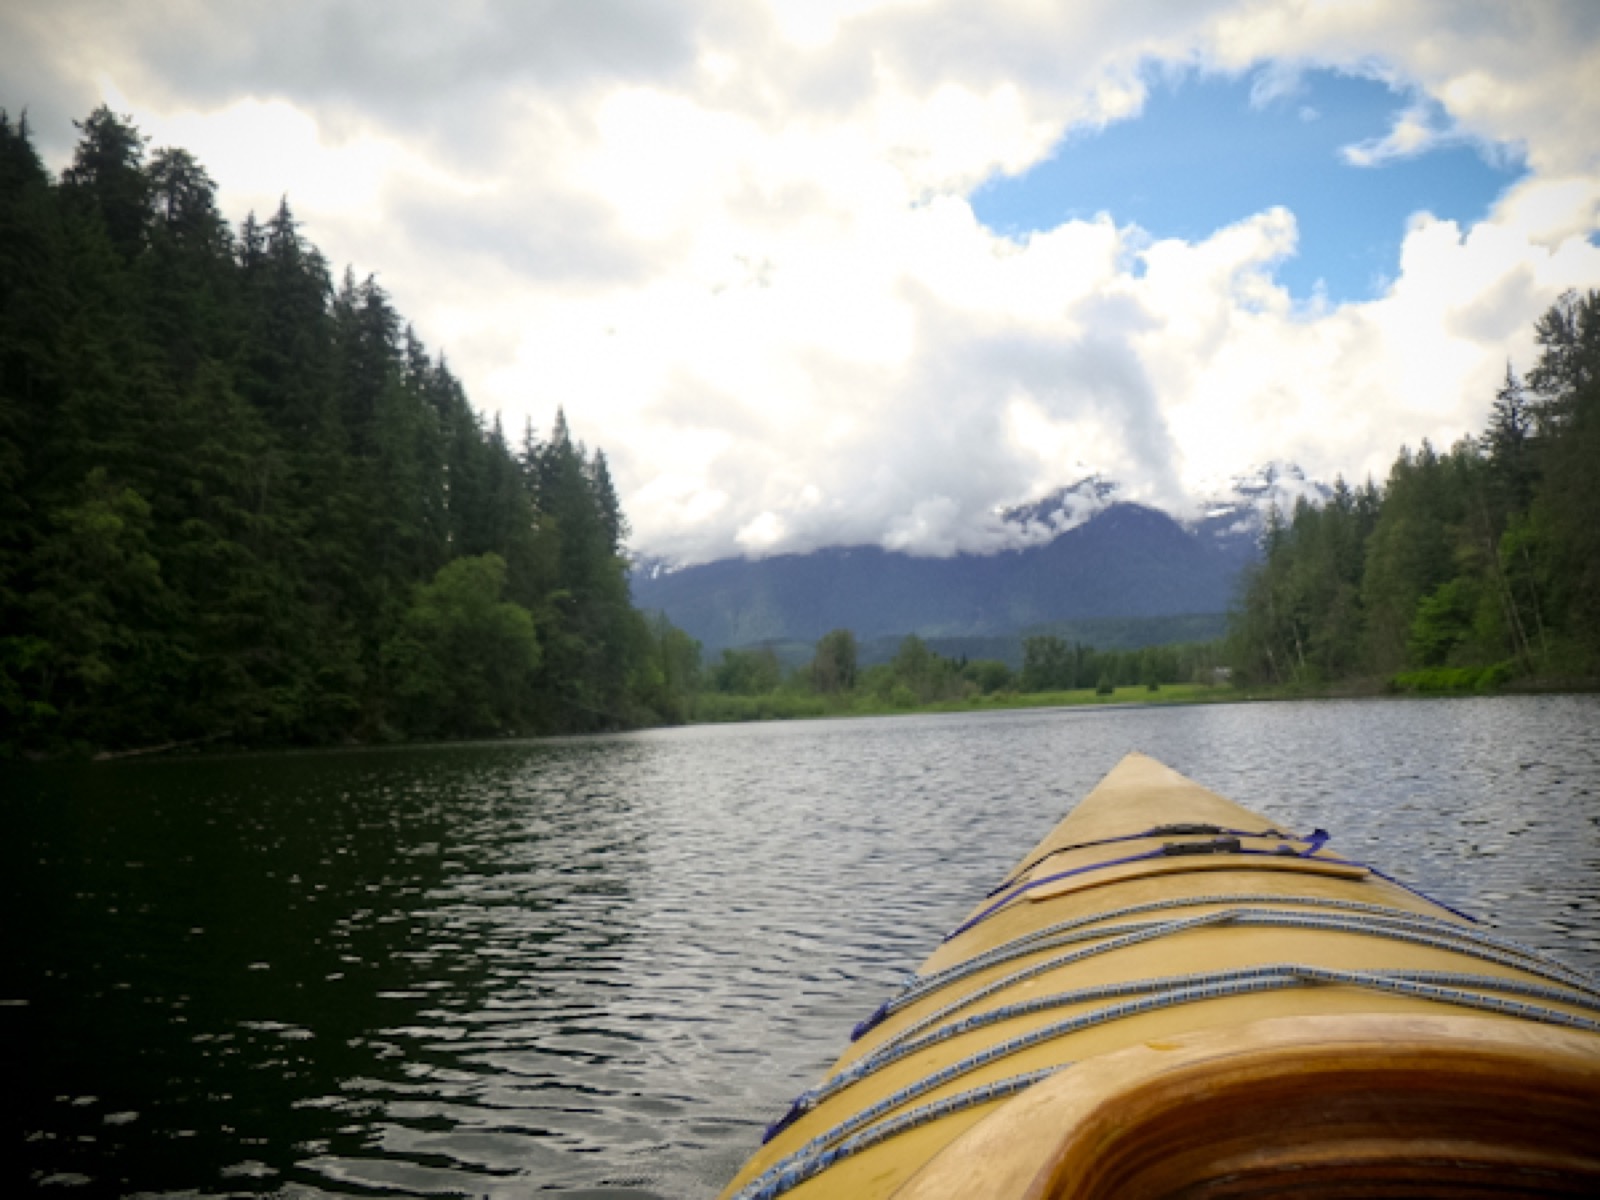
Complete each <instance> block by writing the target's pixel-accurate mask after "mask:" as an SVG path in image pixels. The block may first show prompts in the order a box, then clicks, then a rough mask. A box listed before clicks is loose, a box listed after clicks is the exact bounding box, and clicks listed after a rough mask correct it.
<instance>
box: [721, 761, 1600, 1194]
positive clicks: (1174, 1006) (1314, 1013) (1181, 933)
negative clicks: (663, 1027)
mask: <svg viewBox="0 0 1600 1200" xmlns="http://www.w3.org/2000/svg"><path fill="white" fill-rule="evenodd" d="M1290 1189H1293V1190H1295V1191H1297V1192H1302V1191H1303V1192H1307V1193H1309V1194H1311V1195H1316V1196H1324V1195H1326V1196H1346V1195H1348V1196H1369V1195H1405V1196H1411V1195H1417V1196H1424V1195H1430V1196H1431V1195H1476V1194H1485V1195H1488V1194H1513V1195H1515V1194H1524V1195H1588V1194H1600V986H1597V985H1595V983H1594V982H1593V981H1592V980H1588V979H1587V978H1585V977H1583V976H1581V975H1580V974H1579V973H1577V972H1575V971H1573V970H1572V969H1571V968H1570V967H1566V966H1564V965H1563V964H1560V963H1556V962H1554V961H1552V960H1549V959H1547V958H1545V957H1543V956H1540V955H1537V954H1536V953H1534V952H1531V951H1527V950H1524V949H1522V948H1519V947H1514V946H1510V945H1509V944H1507V943H1506V942H1504V941H1503V940H1502V939H1499V938H1497V937H1495V936H1494V935H1493V933H1492V931H1486V930H1483V929H1482V928H1481V927H1478V926H1475V925H1474V923H1473V922H1472V921H1471V919H1470V918H1468V917H1466V916H1464V915H1461V914H1456V913H1453V912H1452V911H1450V910H1449V909H1446V908H1444V907H1443V906H1441V905H1438V904H1436V903H1435V902H1433V901H1430V900H1428V899H1427V898H1425V897H1423V896H1421V895H1419V894H1417V893H1416V892H1414V891H1411V890H1409V889H1408V888H1406V887H1404V886H1403V885H1401V884H1399V883H1398V882H1395V881H1392V880H1390V879H1388V878H1387V877H1384V876H1383V875H1382V874H1381V872H1378V871H1377V870H1376V869H1375V868H1374V867H1369V866H1367V865H1365V864H1359V863H1354V862H1351V861H1349V860H1347V859H1345V858H1343V857H1342V856H1340V855H1339V854H1337V853H1336V852H1334V851H1333V850H1332V849H1331V848H1330V847H1329V845H1328V844H1327V837H1326V835H1325V834H1322V833H1321V831H1317V833H1315V834H1305V835H1301V834H1295V833H1292V832H1290V831H1286V830H1282V829H1275V828H1273V827H1272V826H1271V824H1270V823H1269V822H1267V821H1266V820H1265V819H1264V818H1262V817H1261V816H1259V815H1257V814H1255V813H1252V812H1250V811H1249V810H1248V809H1244V808H1242V807H1240V806H1239V805H1236V804H1234V803H1232V802H1231V801H1228V800H1226V799H1225V798H1223V797H1221V796H1218V795H1216V794H1215V793H1213V792H1210V791H1207V790H1206V789H1205V788H1203V787H1201V786H1200V785H1198V784H1196V783H1194V782H1193V781H1191V780H1188V779H1186V778H1184V777H1183V776H1181V775H1179V774H1178V773H1176V772H1174V771H1171V770H1170V769H1168V768H1166V767H1164V766H1162V765H1161V764H1160V763H1158V762H1156V761H1155V760H1154V759H1150V758H1148V757H1145V756H1143V755H1130V756H1128V758H1126V759H1124V760H1123V762H1122V763H1120V764H1119V765H1118V766H1117V768H1116V769H1115V770H1113V771H1112V772H1111V773H1110V775H1108V776H1107V777H1106V779H1105V780H1103V781H1102V782H1101V784H1100V785H1099V786H1097V787H1096V788H1095V789H1094V791H1093V792H1091V793H1090V795H1089V796H1088V797H1086V798H1085V799H1084V800H1083V801H1082V802H1081V803H1080V804H1079V805H1078V807H1077V808H1075V809H1074V810H1073V812H1071V813H1070V814H1068V816H1067V817H1066V818H1065V819H1063V821H1062V822H1061V823H1060V824H1059V825H1058V826H1056V828H1055V829H1054V830H1052V831H1051V833H1050V834H1049V835H1047V836H1046V837H1045V838H1044V839H1043V840H1042V841H1041V842H1040V843H1039V844H1038V845H1037V846H1035V847H1034V848H1033V849H1032V850H1031V851H1030V852H1029V853H1028V854H1027V855H1025V856H1024V857H1023V859H1022V860H1021V861H1020V862H1019V864H1018V867H1017V868H1016V869H1015V870H1013V871H1012V872H1011V873H1010V874H1009V875H1008V876H1007V878H1006V879H1005V880H1004V881H1002V883H1001V886H999V887H998V888H996V889H995V892H994V893H992V894H991V895H990V896H989V897H986V898H985V899H984V900H983V901H982V902H981V903H979V904H978V905H976V906H975V907H974V909H973V910H972V911H971V913H969V914H968V916H967V917H966V919H964V920H963V921H962V922H961V923H960V924H959V925H958V926H957V928H956V930H955V931H954V932H953V934H952V936H950V937H949V938H948V939H947V940H946V941H945V942H944V943H943V944H942V945H941V946H940V947H939V948H938V949H936V950H935V951H934V953H933V954H932V955H931V956H930V957H929V959H928V960H927V961H926V962H925V963H924V964H923V965H922V967H921V968H920V969H919V970H918V972H917V974H916V975H915V976H913V977H912V978H911V979H910V980H908V982H907V985H906V987H904V988H903V989H902V990H901V991H900V992H899V993H897V994H896V995H895V996H894V997H891V998H890V1000H889V1001H886V1002H885V1004H884V1006H883V1007H882V1008H880V1009H879V1011H878V1012H877V1013H875V1014H873V1015H872V1017H871V1018H869V1019H868V1021H866V1022H864V1023H863V1026H862V1027H861V1028H860V1029H859V1030H858V1038H857V1040H855V1041H854V1042H853V1043H852V1044H851V1046H850V1047H849V1048H848V1049H847V1050H846V1051H845V1052H844V1054H843V1055H842V1056H841V1057H840V1058H839V1060H838V1062H836V1063H835V1064H834V1066H833V1068H832V1069H831V1070H830V1071H829V1072H828V1074H827V1075H826V1076H825V1077H824V1079H823V1080H822V1081H820V1082H819V1084H818V1085H817V1086H816V1087H815V1088H813V1089H811V1090H810V1091H809V1092H808V1093H806V1094H805V1095H804V1096H802V1097H801V1098H800V1099H799V1100H798V1101H797V1102H796V1105H795V1107H794V1109H792V1110H791V1112H790V1114H789V1115H788V1116H787V1117H786V1118H785V1119H784V1121H782V1122H780V1125H779V1127H777V1128H776V1131H775V1133H774V1134H773V1135H772V1136H771V1137H770V1140H769V1141H768V1142H767V1143H766V1145H764V1146H763V1147H762V1149H761V1150H760V1151H758V1152H757V1153H756V1154H755V1155H754V1156H753V1157H752V1159H751V1160H750V1162H749V1163H747V1164H746V1166H745V1168H744V1169H743V1170H742V1171H741V1172H740V1173H739V1175H738V1176H737V1177H736V1178H735V1179H734V1180H733V1182H732V1183H731V1184H730V1185H729V1187H728V1189H727V1191H726V1192H725V1193H724V1195H725V1196H726V1197H735V1196H737V1197H741V1198H742V1200H775V1198H776V1197H777V1196H780V1195H783V1196H789V1195H792V1196H798V1197H802V1198H805V1197H823V1196H829V1197H833V1196H837V1197H851V1198H860V1200H869V1198H871V1200H876V1198H879V1197H883V1198H887V1197H899V1198H901V1200H933V1198H935V1197H952V1198H953V1197H957V1196H960V1197H1022V1196H1028V1197H1046V1196H1050V1197H1055V1196H1061V1197H1067V1196H1071V1197H1101V1196H1105V1197H1110V1196H1118V1197H1122V1196H1167V1195H1196V1196H1202V1195H1203V1196H1212V1195H1216V1196H1246V1195H1274V1194H1278V1193H1280V1192H1282V1191H1285V1190H1290ZM1430 1189H1431V1190H1430ZM1495 1189H1499V1190H1498V1191H1496V1190H1495Z"/></svg>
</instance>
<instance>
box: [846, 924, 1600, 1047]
mask: <svg viewBox="0 0 1600 1200" xmlns="http://www.w3.org/2000/svg"><path fill="white" fill-rule="evenodd" d="M1201 904H1230V905H1232V904H1299V905H1306V906H1308V907H1312V908H1332V909H1338V910H1342V911H1346V912H1352V913H1359V914H1363V915H1369V916H1372V917H1377V918H1381V919H1386V920H1390V921H1404V922H1407V923H1410V924H1412V925H1413V926H1414V927H1417V928H1424V929H1429V930H1431V931H1433V932H1436V933H1439V934H1442V935H1445V936H1449V937H1457V938H1461V939H1464V940H1470V941H1473V942H1478V943H1481V944H1483V945H1486V946H1492V947H1494V948H1496V949H1498V950H1501V951H1503V952H1505V953H1507V954H1513V955H1516V956H1518V957H1520V958H1522V959H1525V960H1526V961H1527V962H1528V963H1530V964H1537V965H1538V966H1539V967H1540V968H1543V969H1542V970H1541V971H1540V972H1539V973H1540V974H1543V975H1545V977H1546V978H1553V979H1559V980H1560V981H1561V982H1563V983H1565V984H1567V985H1568V986H1570V987H1576V988H1579V989H1581V990H1584V991H1589V992H1594V993H1595V994H1596V995H1600V981H1596V980H1594V979H1591V978H1589V977H1588V976H1586V975H1584V974H1583V973H1582V972H1580V971H1577V970H1575V969H1574V968H1572V967H1570V966H1568V965H1567V964H1565V963H1563V962H1560V961H1559V960H1557V959H1555V958H1552V957H1551V956H1549V955H1547V954H1544V953H1542V952H1541V951H1538V950H1535V949H1533V948H1532V947H1529V946H1524V945H1522V944H1521V943H1519V942H1515V941H1513V940H1511V939H1510V938H1504V937H1499V936H1497V935H1495V934H1491V933H1489V932H1487V931H1485V930H1478V929H1465V928H1463V927H1462V926H1460V925H1457V924H1456V923H1455V922H1453V921H1446V920H1444V919H1443V918H1440V917H1436V916H1433V915H1432V914H1430V913H1414V912H1409V911H1407V910H1406V909H1400V908H1391V907H1388V906H1386V905H1381V904H1369V903H1367V902H1365V901H1360V900H1341V899H1335V898H1332V897H1322V896H1280V895H1273V894H1271V893H1250V892H1233V893H1226V894H1222V895H1212V896H1194V897H1178V898H1174V899H1168V900H1154V901H1147V902H1145V903H1142V904H1131V905H1128V906H1126V907H1124V908H1119V909H1113V910H1110V911H1107V912H1103V913H1092V914H1089V915H1088V916H1083V917H1077V918H1075V919H1073V920H1070V921H1062V922H1060V923H1058V924H1055V925H1051V926H1048V927H1046V928H1044V929H1038V930H1034V931H1033V932H1031V933H1027V934H1024V935H1023V936H1021V937H1019V938H1015V939H1013V940H1012V941H1009V942H1006V943H1004V944H1002V945H1000V946H996V947H994V948H993V949H992V950H987V951H985V952H984V953H982V954H979V955H976V956H974V957H972V958H969V959H967V960H966V961H965V962H960V963H956V964H955V965H954V966H950V967H946V968H945V969H944V970H942V971H936V972H934V973H932V974H930V975H910V976H908V977H907V978H906V980H905V982H904V983H903V984H902V985H901V989H900V991H899V992H898V993H897V994H896V995H894V996H892V997H890V998H889V999H888V1000H886V1001H884V1002H883V1004H881V1005H879V1006H878V1008H877V1010H876V1011H874V1012H873V1013H872V1015H871V1016H869V1017H867V1018H866V1019H865V1020H864V1021H862V1022H861V1023H860V1024H858V1025H857V1026H856V1027H855V1029H854V1030H853V1031H852V1033H851V1039H850V1040H851V1041H856V1040H859V1039H860V1038H861V1036H862V1035H863V1034H865V1033H866V1032H868V1031H869V1030H871V1029H873V1028H874V1027H876V1026H877V1025H878V1024H879V1023H881V1022H882V1021H883V1020H884V1019H885V1018H887V1017H888V1016H890V1015H891V1014H893V1013H896V1012H899V1011H900V1010H901V1009H903V1008H905V1007H907V1006H908V1005H910V1004H913V1003H915V1002H916V1001H918V1000H920V999H922V997H924V996H926V995H928V994H929V993H931V992H934V991H938V990H940V989H942V988H945V987H948V986H949V985H950V984H952V983H956V982H958V981H959V980H962V979H965V978H967V977H969V976H971V975H975V974H977V973H978V972H979V971H984V970H987V969H989V968H990V967H993V966H998V965H999V964H1001V963H1004V962H1010V961H1013V960H1015V959H1018V958H1025V957H1027V956H1028V955H1030V954H1037V953H1039V952H1040V951H1043V950H1053V949H1057V948H1059V947H1061V946H1067V945H1071V944H1073V943H1075V942H1080V941H1087V940H1090V939H1092V938H1096V937H1101V936H1109V935H1113V934H1117V933H1122V932H1125V931H1131V930H1132V929H1134V928H1137V927H1136V926H1126V925H1123V926H1110V927H1105V928H1101V929H1092V930H1085V929H1084V927H1085V926H1088V925H1098V924H1100V923H1101V922H1103V921H1109V920H1116V919H1118V918H1120V917H1127V916H1135V915H1137V914H1140V913H1148V912H1159V911H1164V910H1169V909H1173V908H1189V907H1195V906H1198V905H1201ZM1069 934H1070V935H1072V936H1065V935H1069ZM1519 967H1520V964H1519ZM1526 969H1529V970H1532V969H1533V968H1532V967H1529V968H1526Z"/></svg>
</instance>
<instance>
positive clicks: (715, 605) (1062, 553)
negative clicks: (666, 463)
mask: <svg viewBox="0 0 1600 1200" xmlns="http://www.w3.org/2000/svg"><path fill="white" fill-rule="evenodd" d="M1317 487H1318V485H1316V484H1312V483H1310V482H1308V481H1306V479H1305V477H1304V475H1303V474H1302V473H1301V472H1300V471H1299V470H1298V468H1294V467H1280V466H1277V465H1273V466H1269V467H1266V468H1263V469H1261V470H1259V471H1256V472H1253V473H1251V474H1250V475H1249V476H1245V477H1241V478H1239V479H1236V480H1233V481H1231V483H1230V485H1229V488H1228V490H1227V491H1226V492H1223V493H1222V494H1221V495H1220V496H1219V498H1218V499H1216V500H1215V501H1212V502H1209V503H1207V504H1206V505H1204V506H1203V507H1202V509H1201V512H1200V515H1199V516H1197V517H1196V518H1195V519H1193V520H1191V521H1188V522H1184V521H1180V520H1178V519H1176V518H1175V517H1173V516H1170V515H1169V514H1167V513H1164V512H1161V511H1159V510H1158V509H1154V508H1150V507H1148V506H1146V505H1142V504H1135V503H1131V502H1128V501H1124V500H1119V499H1117V491H1118V489H1117V486H1116V484H1114V483H1111V482H1109V481H1106V480H1104V479H1101V478H1100V477H1099V476H1091V477H1089V478H1087V479H1083V480H1079V481H1078V482H1077V483H1075V484H1072V485H1070V486H1068V487H1064V488H1061V489H1059V490H1057V491H1055V492H1053V493H1051V494H1050V495H1049V496H1046V497H1044V498H1043V499H1041V500H1038V501H1035V502H1034V503H1031V504H1028V505H1023V506H1020V507H1018V508H1014V509H1009V510H1006V511H1005V512H1004V513H1002V514H1001V517H1002V519H1003V520H1004V521H1005V522H1006V524H1007V525H1008V526H1011V527H1012V528H1013V529H1014V530H1015V534H1016V536H1015V539H1014V540H1015V542H1016V544H1017V546H1018V548H1016V549H1010V550H1005V551H1001V552H1000V553H996V554H987V555H978V554H958V555H955V556H953V557H950V558H916V557H913V556H911V555H908V554H903V553H899V552H895V551H889V550H883V549H881V548H879V547H876V546H849V547H831V548H828V549H824V550H817V551H813V552H811V553H809V554H780V555H774V556H772V557H769V558H761V559H722V560H719V561H717V562H710V563H704V564H701V565H698V566H692V567H684V568H681V569H676V570H674V569H670V568H669V567H667V566H666V565H665V564H662V563H659V562H650V561H643V562H640V563H638V564H636V566H635V570H634V575H633V598H634V603H635V604H637V605H638V606H639V607H640V608H642V609H646V610H657V611H660V612H664V613H665V614H666V615H667V616H668V618H670V619H671V620H672V622H673V623H674V624H675V625H677V626H678V627H679V628H681V629H684V630H685V631H687V632H688V633H689V634H690V635H691V636H693V637H695V638H698V639H699V640H700V642H701V643H702V644H703V645H704V646H705V648H706V649H707V650H708V651H712V652H715V651H717V650H719V649H722V648H725V647H730V646H743V645H750V644H752V643H756V642H813V641H815V640H817V639H818V638H820V637H821V636H822V635H823V634H825V633H827V632H828V631H829V630H831V629H839V628H845V629H851V630H853V631H854V632H855V634H856V636H857V637H858V638H860V639H861V640H862V641H863V642H868V641H872V640H874V639H878V638H891V637H898V636H903V635H905V634H907V633H916V634H919V635H921V636H922V637H925V638H928V639H937V640H939V641H946V640H950V639H972V638H1002V639H1014V638H1016V637H1017V636H1018V635H1019V634H1021V633H1023V632H1025V631H1030V630H1039V629H1045V628H1048V627H1052V626H1054V627H1059V628H1063V629H1065V628H1069V627H1080V626H1081V623H1083V622H1092V621H1096V620H1106V619H1109V618H1117V619H1120V620H1122V621H1127V620H1130V619H1133V620H1137V619H1154V618H1173V617H1178V616H1191V615H1195V614H1201V615H1204V614H1220V613H1224V612H1226V611H1227V609H1228V607H1229V605H1230V604H1231V602H1232V600H1233V597H1234V590H1235V587H1236V584H1237V581H1238V578H1239V574H1240V572H1241V571H1243V569H1244V568H1245V567H1246V566H1247V565H1248V564H1249V563H1251V562H1252V561H1254V559H1255V556H1256V536H1257V534H1258V533H1259V530H1260V528H1261V522H1262V520H1263V518H1264V514H1265V511H1266V508H1267V507H1268V506H1270V505H1271V504H1273V503H1277V504H1279V506H1280V507H1284V506H1285V505H1286V498H1287V497H1288V496H1290V495H1299V494H1308V495H1315V494H1316V491H1317ZM1168 626H1169V627H1171V623H1170V621H1169V622H1168ZM1190 627H1193V628H1214V627H1216V626H1215V623H1212V624H1210V625H1208V624H1207V623H1205V622H1201V623H1200V624H1199V625H1195V626H1190ZM1124 636H1131V635H1124Z"/></svg>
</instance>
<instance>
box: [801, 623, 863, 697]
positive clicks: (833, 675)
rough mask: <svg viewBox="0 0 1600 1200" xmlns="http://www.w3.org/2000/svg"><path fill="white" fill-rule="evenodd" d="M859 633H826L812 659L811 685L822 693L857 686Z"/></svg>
mask: <svg viewBox="0 0 1600 1200" xmlns="http://www.w3.org/2000/svg"><path fill="white" fill-rule="evenodd" d="M856 659H857V647H856V635H855V634H854V633H852V632H851V631H850V630H848V629H835V630H833V631H832V632H831V633H827V634H824V635H823V637H822V640H821V641H819V642H818V643H817V652H816V654H815V655H814V656H813V657H812V659H811V686H812V688H813V689H814V690H815V691H817V692H819V693H821V694H823V695H829V696H831V695H836V694H838V693H839V692H848V691H850V690H852V689H853V688H854V687H855V686H856Z"/></svg>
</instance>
